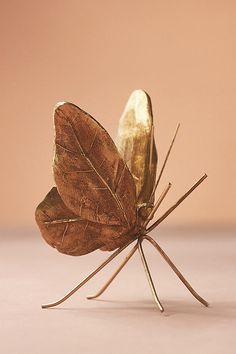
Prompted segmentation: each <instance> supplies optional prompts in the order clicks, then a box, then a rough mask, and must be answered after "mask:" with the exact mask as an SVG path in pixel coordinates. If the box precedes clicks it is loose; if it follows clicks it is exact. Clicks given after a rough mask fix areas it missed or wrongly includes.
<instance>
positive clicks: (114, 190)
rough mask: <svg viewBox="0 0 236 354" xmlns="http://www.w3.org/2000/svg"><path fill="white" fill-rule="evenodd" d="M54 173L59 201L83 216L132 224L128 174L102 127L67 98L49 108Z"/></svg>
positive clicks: (133, 210) (133, 215) (133, 212)
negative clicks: (52, 135) (51, 118)
mask: <svg viewBox="0 0 236 354" xmlns="http://www.w3.org/2000/svg"><path fill="white" fill-rule="evenodd" d="M54 117H55V131H56V136H55V157H54V165H53V170H54V178H55V181H56V185H57V187H58V191H59V194H60V196H61V198H62V199H63V202H64V203H65V205H66V206H67V207H68V208H69V209H70V210H71V211H72V212H73V213H74V214H76V215H79V216H81V217H82V218H83V219H86V220H89V221H92V222H95V223H97V224H98V223H100V224H105V225H121V226H124V227H125V228H126V229H127V231H128V230H130V229H131V228H132V227H133V226H134V225H135V223H136V194H135V185H134V181H133V177H132V175H131V173H130V172H129V169H128V168H127V166H126V164H125V162H124V161H123V159H122V158H121V156H120V155H119V153H118V150H117V148H116V146H115V144H114V143H113V141H112V139H111V138H110V136H109V134H108V133H107V132H106V130H105V129H104V128H103V127H102V126H101V125H100V124H99V123H98V122H97V121H96V120H95V119H93V118H92V117H91V116H90V115H89V114H87V113H86V112H84V111H83V110H81V109H80V108H79V107H77V106H75V105H73V104H71V103H63V104H59V105H57V107H56V109H55V115H54Z"/></svg>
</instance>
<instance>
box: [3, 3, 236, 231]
mask: <svg viewBox="0 0 236 354" xmlns="http://www.w3.org/2000/svg"><path fill="white" fill-rule="evenodd" d="M0 16H1V21H0V27H1V31H0V36H1V57H0V60H1V66H0V67H1V83H0V85H1V107H0V111H1V112H0V114H1V130H0V131H1V149H0V154H1V156H0V158H1V160H0V161H1V186H0V188H1V190H0V195H1V211H0V223H1V225H3V226H5V227H7V226H8V225H22V226H23V225H34V209H35V206H36V205H37V204H38V202H39V201H41V199H42V198H43V197H44V196H45V194H46V192H47V191H48V190H49V188H50V187H51V185H52V184H53V180H52V175H51V163H52V154H53V143H52V141H53V124H52V110H53V106H54V104H55V103H56V102H57V101H62V100H63V101H65V100H68V101H71V102H74V103H76V104H78V105H79V106H80V107H82V108H84V109H85V110H87V111H88V112H89V113H90V114H92V115H93V116H94V117H96V118H97V119H98V120H99V121H100V122H101V124H103V125H104V126H105V127H106V129H107V130H108V132H109V133H110V134H111V136H112V137H113V138H114V137H115V134H116V128H117V124H118V119H119V116H120V115H121V112H122V110H123V107H124V104H125V102H126V100H127V98H128V96H129V94H130V93H131V91H132V90H133V89H136V88H143V89H145V90H146V91H147V92H148V93H149V94H150V96H151V98H152V102H153V110H154V114H155V128H156V130H155V134H156V139H157V146H158V152H159V158H160V160H159V161H160V162H161V161H163V154H164V152H165V151H166V149H167V147H168V144H169V141H170V139H171V136H172V134H173V131H174V129H175V126H176V124H177V123H178V122H179V121H180V122H181V130H180V133H179V136H178V138H177V141H176V145H175V149H174V152H173V154H172V156H171V158H170V161H169V165H168V168H167V170H166V173H165V175H164V176H163V183H162V186H160V187H163V186H164V185H165V184H166V183H167V182H169V180H170V181H171V182H172V183H173V187H172V191H171V193H170V194H169V195H168V198H167V200H166V202H165V205H163V210H164V209H165V208H167V207H168V206H169V205H170V204H171V203H173V202H174V201H175V200H176V198H178V196H180V195H181V194H182V193H183V192H184V191H185V190H186V189H187V188H189V187H190V185H191V184H192V183H193V182H195V181H196V180H197V179H198V178H199V177H200V176H201V175H202V174H203V173H204V172H207V173H208V174H209V178H208V179H207V180H206V181H205V182H204V184H203V185H202V186H201V187H200V188H199V189H198V190H197V191H195V192H194V194H193V195H192V196H191V197H190V198H189V199H188V200H186V201H185V202H184V204H183V205H182V206H181V207H180V208H179V209H178V210H176V211H175V212H174V213H173V214H172V215H171V216H170V217H169V220H168V223H169V224H170V225H171V224H204V225H205V224H209V225H211V224H212V223H214V224H217V225H218V224H223V225H226V224H234V223H235V199H236V192H235V177H236V164H235V152H236V149H235V148H236V142H235V134H236V119H235V118H236V99H235V98H236V65H235V63H236V26H235V23H236V3H235V1H227V0H226V1H225V0H224V1H223V0H222V1H217V0H216V1H210V0H208V1H199V0H198V1H189V0H188V1H187V0H186V1H182V0H180V1H154V0H146V1H137V0H136V1H130V0H128V1H104V0H101V1H29V0H28V1H27V0H25V1H16V0H11V1H5V2H2V4H1V14H0ZM159 191H161V188H160V190H159Z"/></svg>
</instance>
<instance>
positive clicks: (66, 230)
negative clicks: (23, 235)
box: [35, 187, 133, 256]
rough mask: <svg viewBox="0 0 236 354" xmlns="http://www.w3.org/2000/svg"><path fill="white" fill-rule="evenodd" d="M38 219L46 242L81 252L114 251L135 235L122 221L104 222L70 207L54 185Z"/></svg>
mask: <svg viewBox="0 0 236 354" xmlns="http://www.w3.org/2000/svg"><path fill="white" fill-rule="evenodd" d="M35 218H36V222H37V224H38V226H39V228H40V231H41V233H42V236H43V237H44V239H45V240H46V242H47V243H48V244H49V245H50V246H52V247H55V248H56V249H57V250H58V251H59V252H61V253H65V254H68V255H72V256H81V255H83V254H87V253H89V252H92V251H94V250H96V249H98V248H100V249H102V250H108V251H112V250H114V249H116V248H118V247H120V246H123V245H125V244H126V243H128V242H129V241H130V240H132V239H133V233H132V232H131V233H127V230H126V228H124V227H122V226H120V225H104V224H101V223H95V222H91V221H88V220H83V219H82V218H81V217H79V216H77V215H76V214H74V213H73V212H72V211H70V210H69V209H68V208H67V207H66V206H65V204H64V203H63V201H62V199H61V197H60V195H59V194H58V191H57V188H56V187H53V188H52V189H51V190H50V192H49V193H48V194H47V195H46V197H45V199H44V200H43V201H42V202H41V203H40V204H39V205H38V207H37V208H36V212H35Z"/></svg>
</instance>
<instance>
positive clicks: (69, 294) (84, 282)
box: [42, 240, 135, 309]
mask: <svg viewBox="0 0 236 354" xmlns="http://www.w3.org/2000/svg"><path fill="white" fill-rule="evenodd" d="M133 241H135V240H131V241H130V242H129V243H127V244H126V245H125V246H123V247H121V248H119V249H118V250H116V251H115V252H114V253H112V255H110V257H108V258H107V259H106V260H105V261H104V262H103V263H102V264H101V265H100V266H99V267H98V268H96V269H95V270H94V271H93V272H92V273H91V274H89V275H88V276H87V278H85V279H84V280H83V281H82V282H81V283H79V284H78V285H76V286H75V287H74V288H73V289H72V290H71V291H69V292H68V293H67V294H66V295H65V296H63V297H62V298H61V299H59V300H57V301H55V302H51V303H48V304H44V305H42V308H43V309H45V308H48V307H54V306H57V305H59V304H61V303H62V302H64V301H65V300H67V299H68V298H69V297H71V295H73V294H74V293H75V292H76V291H77V290H79V289H80V288H81V287H82V286H83V285H84V284H86V283H87V282H88V281H89V280H90V279H91V278H92V277H94V275H96V274H97V273H98V272H100V270H101V269H102V268H104V267H105V266H106V265H107V264H108V263H110V262H111V261H112V260H113V259H114V258H115V257H116V256H118V254H119V253H121V252H122V251H123V250H124V249H125V248H126V247H128V246H129V245H130V244H131V243H132V242H133Z"/></svg>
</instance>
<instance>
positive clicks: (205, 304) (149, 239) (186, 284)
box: [143, 235, 209, 307]
mask: <svg viewBox="0 0 236 354" xmlns="http://www.w3.org/2000/svg"><path fill="white" fill-rule="evenodd" d="M143 238H144V239H146V240H148V241H149V242H150V243H151V244H152V245H153V246H154V247H155V248H156V249H157V251H158V252H159V253H160V254H161V256H162V257H163V258H164V259H165V261H166V262H167V263H168V264H169V266H170V267H171V268H172V269H173V271H174V272H175V274H176V275H177V276H178V277H179V279H180V280H181V281H182V283H183V284H184V285H185V286H186V288H187V289H188V290H189V291H190V293H191V294H192V295H193V296H194V297H195V298H196V299H197V300H198V301H199V302H201V303H202V304H203V305H204V306H206V307H207V306H209V304H208V302H207V301H206V300H204V299H203V298H202V297H201V296H200V295H199V294H198V293H197V292H196V291H195V290H194V289H193V288H192V286H191V285H190V284H189V282H188V281H187V280H186V279H185V278H184V276H183V275H182V274H181V273H180V271H179V270H178V268H177V267H176V266H175V265H174V263H173V262H172V261H171V259H170V258H169V257H168V256H167V254H166V253H165V252H164V251H163V249H162V248H161V247H160V246H159V245H158V243H157V242H156V241H155V240H154V239H153V238H152V237H150V236H148V235H145V236H144V237H143Z"/></svg>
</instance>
